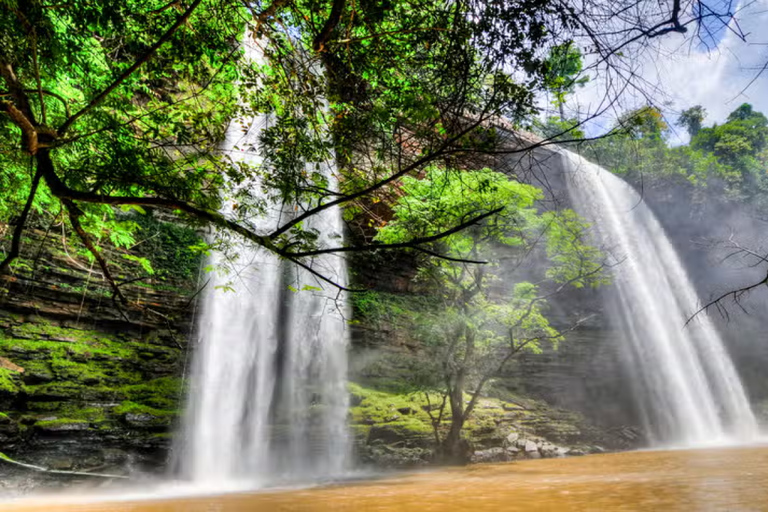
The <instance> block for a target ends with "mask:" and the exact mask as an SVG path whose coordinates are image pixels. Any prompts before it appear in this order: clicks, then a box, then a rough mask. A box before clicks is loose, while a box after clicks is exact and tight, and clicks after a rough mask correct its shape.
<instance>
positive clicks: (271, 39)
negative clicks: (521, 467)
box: [0, 0, 700, 302]
mask: <svg viewBox="0 0 768 512" xmlns="http://www.w3.org/2000/svg"><path fill="white" fill-rule="evenodd" d="M641 4H642V2H641V3H640V4H638V6H636V7H637V8H632V9H622V10H621V11H620V12H619V11H614V10H613V8H610V9H609V11H608V12H606V11H601V10H600V9H597V8H596V7H597V6H592V5H581V4H579V5H578V6H576V5H570V4H568V3H563V2H562V1H560V0H544V1H543V2H542V1H538V0H536V1H534V0H530V1H529V0H526V1H523V2H491V3H488V2H484V1H479V0H459V1H452V2H446V3H435V2H429V1H426V0H386V1H385V0H373V1H361V2H352V1H347V0H333V1H331V2H325V1H319V0H273V1H272V2H270V3H269V4H267V3H262V2H240V1H236V0H189V1H186V2H167V1H165V0H128V1H125V2H120V3H115V2H111V1H106V0H92V1H79V0H78V1H73V2H63V3H62V2H49V1H48V0H4V1H2V2H0V22H1V23H2V27H3V30H2V33H1V34H0V37H2V44H1V45H0V82H1V83H2V98H3V99H2V102H0V111H2V116H0V139H1V140H2V142H0V145H2V148H3V151H2V152H0V159H2V166H0V182H2V183H3V184H8V185H9V190H11V191H12V193H9V194H7V195H5V196H4V198H3V200H2V205H0V214H3V213H4V214H5V215H6V216H5V218H4V219H2V220H3V221H6V222H7V221H10V222H9V223H10V224H11V225H13V229H12V230H10V232H9V236H10V243H9V244H8V246H9V247H8V251H7V253H6V257H5V258H4V259H3V261H2V262H0V272H2V271H6V270H7V269H8V267H9V265H10V264H11V263H12V262H13V260H14V259H15V258H16V257H17V256H18V254H19V251H20V246H21V243H22V240H23V236H22V235H23V230H24V229H25V226H26V225H27V222H28V220H29V218H30V215H31V213H32V212H35V211H37V212H39V213H40V215H45V214H52V215H61V216H62V217H65V218H67V219H68V221H69V224H70V226H71V229H72V230H73V231H74V232H75V233H76V234H77V236H78V237H79V238H80V240H81V241H82V243H83V245H84V246H85V247H86V248H87V250H88V251H89V252H90V253H91V255H92V257H93V258H94V259H95V260H96V261H97V262H98V265H99V266H100V268H101V271H102V274H103V276H104V278H105V280H106V281H107V282H108V283H109V284H110V286H111V287H112V290H113V293H114V295H115V297H117V298H119V299H120V300H122V301H123V302H127V300H126V298H125V297H124V296H123V294H122V293H121V290H120V286H119V284H118V283H117V282H116V281H115V279H114V277H113V275H112V274H113V273H112V270H111V269H110V264H109V262H108V261H107V258H106V254H105V252H103V251H101V250H100V249H99V247H98V244H97V243H95V240H98V239H99V238H100V237H103V236H105V235H108V234H109V233H111V232H114V231H120V232H121V233H122V235H121V237H119V238H122V239H123V240H127V237H129V236H130V233H131V226H132V224H131V223H130V222H126V218H125V215H124V212H123V213H121V212H120V210H119V209H118V208H123V209H133V215H140V214H142V213H141V212H143V211H145V210H146V209H147V208H154V209H162V210H167V211H170V212H173V213H174V214H175V215H177V216H178V217H179V218H180V219H182V220H183V221H185V222H189V223H199V224H208V225H211V226H213V227H215V228H217V229H218V230H219V232H220V233H234V234H236V235H238V236H239V237H241V238H244V239H246V240H248V241H249V242H250V243H253V244H256V245H259V246H261V247H264V248H266V249H267V250H270V251H273V252H274V253H276V254H278V255H279V256H280V257H282V258H285V259H288V260H290V261H293V262H295V263H296V264H298V265H301V266H303V267H305V268H308V269H309V270H310V271H312V270H311V265H310V264H309V263H308V260H309V259H311V258H312V257H313V256H315V255H317V254H319V253H320V252H323V251H325V252H329V251H337V250H345V251H349V250H371V249H377V250H383V249H388V247H386V246H384V245H383V244H377V245H375V247H374V246H369V245H365V246H360V247H317V240H318V239H319V237H318V236H317V233H315V232H313V231H312V230H311V228H309V227H308V223H307V222H306V221H307V220H308V219H309V218H311V217H312V216H313V215H315V214H317V213H319V212H322V211H324V210H327V209H328V208H333V207H337V206H347V205H356V204H359V203H360V202H364V201H367V200H371V199H376V196H377V194H383V193H385V192H386V191H387V190H388V189H391V188H392V187H393V186H395V185H396V183H397V182H398V180H400V179H401V178H403V177H405V176H407V175H410V174H414V173H418V172H420V171H421V170H423V169H424V168H425V166H427V165H430V164H431V163H434V162H438V161H445V160H451V159H458V158H459V157H460V158H461V159H463V163H462V166H464V167H473V166H474V167H477V166H476V165H475V164H473V163H470V162H468V161H469V160H471V159H473V158H475V157H478V156H483V157H485V156H487V155H489V154H490V155H493V156H497V155H503V154H507V153H515V152H521V151H525V150H527V149H529V145H527V144H520V142H519V141H518V142H515V143H514V144H510V143H508V141H507V140H505V135H504V134H505V133H508V131H500V130H498V129H496V128H493V126H494V125H498V124H499V123H500V120H507V121H508V122H511V124H509V123H507V124H505V123H504V122H502V123H501V124H502V125H504V126H505V127H506V129H507V130H508V129H510V128H514V127H515V123H516V122H518V121H519V120H520V119H523V118H525V117H527V116H530V115H531V114H532V113H534V112H535V111H536V101H535V96H536V92H537V91H540V90H543V89H545V88H546V84H547V83H550V84H551V83H552V82H551V79H552V73H551V71H552V69H553V66H551V65H548V64H547V62H548V58H549V56H550V55H551V52H550V49H551V48H558V47H561V46H562V45H563V44H566V43H567V41H571V40H576V39H577V36H580V35H581V36H584V35H586V36H587V37H588V38H589V40H590V45H591V46H592V47H593V48H595V49H596V52H598V53H599V54H600V55H601V56H600V59H599V62H600V63H603V64H605V65H616V64H617V63H620V58H619V57H618V53H619V50H620V49H623V50H622V51H624V52H626V51H628V49H629V48H630V47H631V45H633V44H635V42H637V41H639V40H641V39H642V40H649V39H653V38H655V37H657V36H661V35H663V34H665V33H668V32H684V31H685V30H686V26H688V25H694V24H696V23H698V22H699V21H700V19H699V18H698V17H697V15H696V14H695V13H694V14H691V12H689V10H687V9H684V8H681V5H680V3H679V2H670V3H668V4H667V3H665V5H663V6H662V7H661V8H659V9H655V10H654V12H656V13H657V14H654V16H652V17H651V19H649V18H648V17H647V15H644V14H643V10H642V5H641ZM577 7H578V8H577ZM607 19H610V20H612V21H613V22H615V24H614V25H613V26H612V27H611V30H610V31H606V32H603V31H602V30H593V29H594V28H595V27H596V26H597V24H601V25H602V26H605V27H607V26H608V25H607V24H606V20H607ZM648 22H652V23H651V25H647V23H648ZM637 26H643V27H645V26H650V27H651V28H649V29H647V30H646V29H643V30H641V32H640V34H639V35H638V34H636V33H634V32H633V27H637ZM617 27H623V28H622V29H621V30H614V29H617ZM246 33H247V34H249V36H248V41H249V46H250V47H252V48H254V51H253V52H250V53H251V55H248V54H247V53H248V52H245V51H243V46H242V45H241V44H240V43H241V42H242V41H243V40H244V37H245V34H246ZM556 53H557V52H556ZM568 55H571V57H572V56H573V52H572V51H570V50H569V52H567V53H566V56H568ZM571 57H568V58H566V61H567V62H571V60H572V59H571ZM565 72H566V73H567V70H565ZM556 87H560V88H563V89H564V88H567V86H566V84H565V83H563V84H560V85H556ZM255 114H265V115H269V116H270V125H269V127H268V128H267V129H266V130H264V132H263V134H262V136H261V137H260V140H259V141H258V143H257V144H251V145H255V146H259V148H258V149H259V150H260V151H261V153H262V154H263V156H264V159H263V162H262V163H261V164H259V165H257V166H256V165H246V164H244V163H243V162H242V161H239V160H237V159H234V158H233V157H232V156H231V154H230V153H229V152H226V151H221V150H220V143H221V142H222V141H223V139H224V136H225V133H227V126H228V124H229V121H230V120H233V119H247V118H250V117H251V116H253V115H255ZM233 122H235V123H237V122H238V121H233ZM235 132H236V131H235ZM235 132H233V131H231V132H230V133H235ZM329 134H330V135H329ZM540 144H542V143H536V144H535V145H540ZM237 149H239V150H243V151H247V150H249V149H256V148H249V147H242V146H241V147H238V148H237ZM333 160H336V162H337V163H338V167H339V169H340V178H341V182H340V183H341V184H340V186H339V187H331V186H329V181H328V179H327V176H326V175H325V174H324V173H323V172H317V169H318V168H320V167H322V165H324V164H327V163H328V162H329V161H333ZM252 183H260V184H261V186H256V187H253V186H243V185H245V184H252ZM273 201H277V202H280V203H283V204H286V205H293V211H294V214H293V215H290V216H288V217H287V218H286V219H285V221H284V222H283V223H282V224H281V225H279V226H275V227H274V228H272V229H270V230H259V229H255V228H254V223H253V222H252V220H253V219H254V218H256V217H259V216H261V215H263V212H264V209H265V208H266V206H267V205H268V204H269V203H270V202H273ZM222 205H228V206H229V208H227V209H226V210H227V211H228V212H229V213H228V214H227V215H223V214H221V213H220V211H222V208H221V207H222ZM235 205H236V206H237V207H236V208H235V207H234V206H235ZM288 209H289V210H290V209H291V208H288ZM471 221H472V219H468V220H467V222H466V224H467V225H469V224H471V223H472V222H471ZM408 243H412V242H408ZM318 278H319V279H325V280H328V279H327V277H326V276H322V275H318Z"/></svg>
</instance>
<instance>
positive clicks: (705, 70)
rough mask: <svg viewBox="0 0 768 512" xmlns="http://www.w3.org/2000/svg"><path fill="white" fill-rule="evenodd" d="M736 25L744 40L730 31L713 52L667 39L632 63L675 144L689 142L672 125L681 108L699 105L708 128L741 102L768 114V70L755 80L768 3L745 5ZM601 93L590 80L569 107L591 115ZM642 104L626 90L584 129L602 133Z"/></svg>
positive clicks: (762, 58) (767, 32)
mask: <svg viewBox="0 0 768 512" xmlns="http://www.w3.org/2000/svg"><path fill="white" fill-rule="evenodd" d="M737 21H738V23H739V26H740V28H741V30H742V32H743V33H745V34H746V35H747V41H746V42H744V41H742V40H740V39H739V38H738V37H737V35H736V34H735V33H734V32H733V31H730V30H729V31H726V32H725V35H724V36H723V37H722V40H721V41H720V43H719V45H718V46H717V48H715V49H712V50H710V51H707V50H706V49H704V48H701V47H697V46H696V42H695V41H694V42H692V40H691V38H690V37H687V38H685V37H683V36H681V35H668V36H665V38H664V39H663V40H661V41H660V42H659V44H658V45H657V48H656V49H655V50H653V51H650V50H649V51H646V52H644V53H643V54H642V55H641V57H640V59H639V61H637V62H634V63H633V68H634V69H635V71H636V73H637V74H638V76H639V77H640V78H641V80H642V82H643V86H642V89H643V91H645V92H646V93H648V94H649V95H650V96H651V97H652V98H653V99H654V101H655V102H656V103H657V104H659V105H660V106H663V110H664V113H665V117H666V118H667V122H668V123H669V124H670V125H672V128H674V130H673V133H672V134H671V138H672V142H673V143H675V142H676V143H681V142H685V140H686V139H687V134H686V133H685V132H684V130H682V129H680V128H677V127H674V126H673V125H674V121H675V120H676V119H677V116H678V114H679V113H680V112H681V111H682V110H685V109H686V108H689V107H692V106H694V105H703V106H704V108H705V109H706V110H707V113H708V115H707V119H706V120H705V124H708V125H709V124H712V123H714V122H718V123H722V122H723V121H725V119H726V117H727V116H728V114H729V113H730V112H731V111H733V110H734V109H735V108H736V107H738V106H739V105H741V104H742V103H751V104H752V105H753V106H754V107H755V109H756V110H758V111H761V112H764V113H766V114H767V115H768V69H766V70H765V71H764V72H763V73H762V74H760V75H759V76H758V77H757V78H756V79H755V77H756V76H757V75H758V74H759V73H760V70H761V68H763V66H765V65H766V64H767V63H768V0H758V1H756V2H754V3H751V4H749V6H748V7H746V8H744V9H743V10H741V11H740V12H739V13H738V15H737ZM753 80H754V82H752V81H753ZM750 82H752V83H751V84H750ZM745 89H746V90H745ZM605 91H606V88H605V84H604V83H602V82H600V81H593V82H592V83H591V84H590V85H588V86H587V87H585V88H583V89H580V90H578V91H577V92H576V94H575V95H574V97H573V98H572V99H571V101H570V102H569V105H568V107H569V109H571V110H572V111H576V110H578V111H579V112H582V115H583V113H584V112H589V113H593V112H595V111H596V110H597V109H598V108H599V105H601V103H602V102H603V100H604V98H605V96H606V92H605ZM644 103H645V99H644V98H643V97H642V95H641V94H639V93H638V92H637V91H626V92H625V94H624V95H623V96H622V98H621V102H620V103H619V104H618V106H617V108H616V109H615V110H614V111H612V112H611V111H609V112H606V114H605V115H603V116H602V117H601V118H599V119H597V120H595V121H594V122H593V123H591V124H590V126H589V128H588V131H589V132H590V133H593V134H595V133H598V132H600V131H603V130H605V129H607V128H608V127H610V126H611V125H612V124H613V122H614V120H615V118H616V116H617V115H618V114H620V113H621V111H622V110H625V109H629V108H634V107H637V106H639V105H642V104H644Z"/></svg>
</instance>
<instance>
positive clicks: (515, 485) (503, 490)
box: [0, 446, 768, 512]
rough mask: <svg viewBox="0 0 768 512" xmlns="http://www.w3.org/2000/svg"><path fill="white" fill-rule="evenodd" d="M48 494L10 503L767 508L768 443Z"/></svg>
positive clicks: (126, 511)
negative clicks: (318, 479)
mask: <svg viewBox="0 0 768 512" xmlns="http://www.w3.org/2000/svg"><path fill="white" fill-rule="evenodd" d="M149 494H150V493H149V492H148V496H147V497H138V498H128V497H124V498H120V497H114V496H112V497H103V498H95V497H92V496H91V497H86V496H82V497H77V496H62V497H55V496H48V497H44V498H27V499H25V500H22V501H11V502H5V503H2V502H0V510H1V511H2V512H33V511H34V512H57V511H61V512H75V511H77V512H84V511H87V512H96V511H119V512H245V511H249V512H250V511H278V512H304V511H308V512H315V511H317V512H320V511H331V512H347V511H355V512H357V511H376V512H393V511H401V510H408V511H410V510H413V511H419V512H422V511H424V512H429V511H439V512H454V511H471V512H485V511H506V510H510V511H516V510H552V511H570V510H579V511H581V510H595V511H598V510H600V511H602V510H620V511H623V510H642V511H678V510H680V511H687V512H693V511H700V510H701V511H710V510H724V511H755V510H766V511H768V447H765V446H760V447H740V448H712V449H702V450H671V451H643V452H627V453H616V454H606V455H591V456H586V457H573V458H567V459H545V460H533V461H525V462H514V463H505V464H488V465H477V466H470V467H467V468H461V469H447V470H436V471H429V472H423V473H411V474H404V475H399V476H396V477H388V478H383V479H380V480H371V481H366V482H358V483H352V484H344V485H331V486H327V487H315V488H310V489H300V490H295V489H294V490H287V491H260V492H250V493H231V494H223V495H205V496H194V497H178V496H176V497H169V496H166V497H163V496H162V494H158V493H154V494H155V495H154V496H150V495H149Z"/></svg>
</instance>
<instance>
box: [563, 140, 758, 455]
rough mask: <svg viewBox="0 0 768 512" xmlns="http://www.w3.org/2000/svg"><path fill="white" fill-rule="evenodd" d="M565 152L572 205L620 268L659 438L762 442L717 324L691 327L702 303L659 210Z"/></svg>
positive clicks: (701, 321) (621, 313)
mask: <svg viewBox="0 0 768 512" xmlns="http://www.w3.org/2000/svg"><path fill="white" fill-rule="evenodd" d="M563 156H564V160H565V170H566V182H567V187H568V191H569V194H570V195H571V197H572V202H573V204H574V205H575V208H576V209H577V210H578V211H579V213H581V214H582V216H584V217H585V218H586V219H587V220H588V221H589V222H590V223H591V224H592V229H593V231H594V233H595V235H596V236H597V241H598V243H599V244H600V245H601V246H602V247H603V250H604V251H606V252H607V254H608V257H609V258H610V260H612V263H614V264H615V265H614V266H613V267H612V270H613V278H614V283H615V289H616V295H617V297H616V298H615V300H611V301H610V302H611V303H612V304H613V307H612V308H611V316H612V320H614V321H615V327H616V328H617V329H618V332H621V333H622V337H623V338H624V340H622V341H623V342H624V343H625V344H626V349H627V350H626V354H627V362H628V365H629V368H630V372H631V376H632V377H633V380H634V383H635V384H636V385H635V388H636V394H637V396H638V403H639V405H640V410H641V414H642V416H643V421H644V423H645V427H646V429H647V431H648V433H649V435H650V436H651V438H652V440H653V441H654V442H656V443H661V444H672V445H682V446H696V445H704V444H712V443H727V442H736V441H747V440H753V439H754V438H755V437H756V436H757V430H758V428H757V422H756V420H755V417H754V414H753V413H752V410H751V408H750V404H749V401H748V399H747V396H746V393H745V391H744V388H743V387H742V384H741V381H740V379H739V376H738V374H737V372H736V369H735V368H734V366H733V363H732V361H731V358H730V356H729V355H728V353H727V351H726V350H725V347H724V346H723V342H722V340H721V339H720V336H719V334H718V332H717V330H716V329H715V326H714V325H713V323H712V322H711V320H710V319H709V318H708V317H707V315H706V314H699V315H697V316H696V317H695V318H694V319H693V320H692V321H691V322H690V323H688V325H687V326H686V320H688V318H690V316H691V315H692V314H693V313H694V312H695V311H696V310H697V309H698V307H699V299H698V296H697V294H696V291H695V289H694V287H693V285H692V284H691V282H690V280H689V279H688V276H687V275H686V272H685V269H684V266H683V264H682V262H681V261H680V258H679V257H678V255H677V253H676V251H675V249H674V247H673V246H672V243H671V242H670V240H669V238H668V237H667V235H666V233H665V232H664V229H663V228H662V226H661V224H660V223H659V221H658V219H657V218H656V216H655V215H654V214H653V212H652V211H651V210H650V208H648V206H646V204H645V203H644V201H643V200H642V198H641V197H640V195H639V194H638V193H637V192H636V191H635V190H634V189H633V188H632V187H631V186H629V185H628V184H627V183H626V182H624V181H623V180H621V179H620V178H618V177H617V176H615V175H613V174H612V173H610V172H608V171H606V170H604V169H602V168H600V167H599V166H597V165H595V164H592V163H590V162H588V161H587V160H585V159H583V158H581V157H580V156H579V155H576V154H574V153H570V152H567V151H563Z"/></svg>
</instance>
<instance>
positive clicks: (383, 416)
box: [349, 383, 581, 447]
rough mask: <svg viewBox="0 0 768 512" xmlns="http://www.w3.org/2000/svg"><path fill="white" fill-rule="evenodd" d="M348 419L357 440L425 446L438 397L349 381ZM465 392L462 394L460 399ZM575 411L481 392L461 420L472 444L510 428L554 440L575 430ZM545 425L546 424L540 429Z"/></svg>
mask: <svg viewBox="0 0 768 512" xmlns="http://www.w3.org/2000/svg"><path fill="white" fill-rule="evenodd" d="M349 391H350V395H351V404H352V407H351V410H350V414H351V424H352V428H353V430H354V433H355V435H356V436H357V438H358V442H362V443H371V442H376V441H377V440H378V441H383V442H385V443H387V444H391V445H403V446H427V445H431V444H433V443H434V430H433V427H432V418H431V417H430V415H429V412H428V411H430V410H431V411H432V415H433V416H434V417H435V418H437V417H438V414H439V409H440V405H441V403H442V397H441V396H440V395H439V394H437V393H430V394H429V395H427V394H426V393H424V392H415V393H398V392H393V391H390V390H388V389H385V390H382V389H376V388H372V387H366V386H363V385H360V384H356V383H351V384H350V385H349ZM470 399H471V397H470V396H469V395H465V400H464V402H465V404H466V403H467V402H469V400H470ZM450 421H451V410H450V406H449V405H446V406H445V409H444V411H443V415H442V421H441V422H440V425H439V427H438V430H439V432H440V436H441V437H443V436H444V435H445V433H447V430H448V428H449V427H450ZM580 422H581V417H580V416H579V415H577V414H574V413H569V414H566V413H565V412H564V411H560V410H558V409H555V408H552V407H550V406H549V405H547V404H546V403H544V402H541V401H537V400H531V399H527V398H520V397H516V396H513V395H511V394H509V395H508V397H507V399H506V400H502V399H499V398H494V397H482V398H480V399H479V400H478V402H477V404H476V406H475V408H474V410H473V412H472V414H471V415H470V417H469V419H468V420H467V421H466V422H465V424H464V431H463V434H464V436H465V437H466V439H467V440H468V441H469V442H470V443H471V444H472V445H474V446H476V447H483V446H486V447H487V446H497V445H499V444H500V443H501V442H502V440H503V439H504V437H505V436H507V435H508V434H509V433H510V432H513V431H514V432H520V433H521V434H526V435H534V436H536V435H545V434H546V435H547V436H548V437H549V436H552V438H553V439H554V440H559V439H564V438H566V437H568V436H571V435H574V436H575V435H578V434H579V431H578V428H579V425H580ZM545 428H546V430H545Z"/></svg>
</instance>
